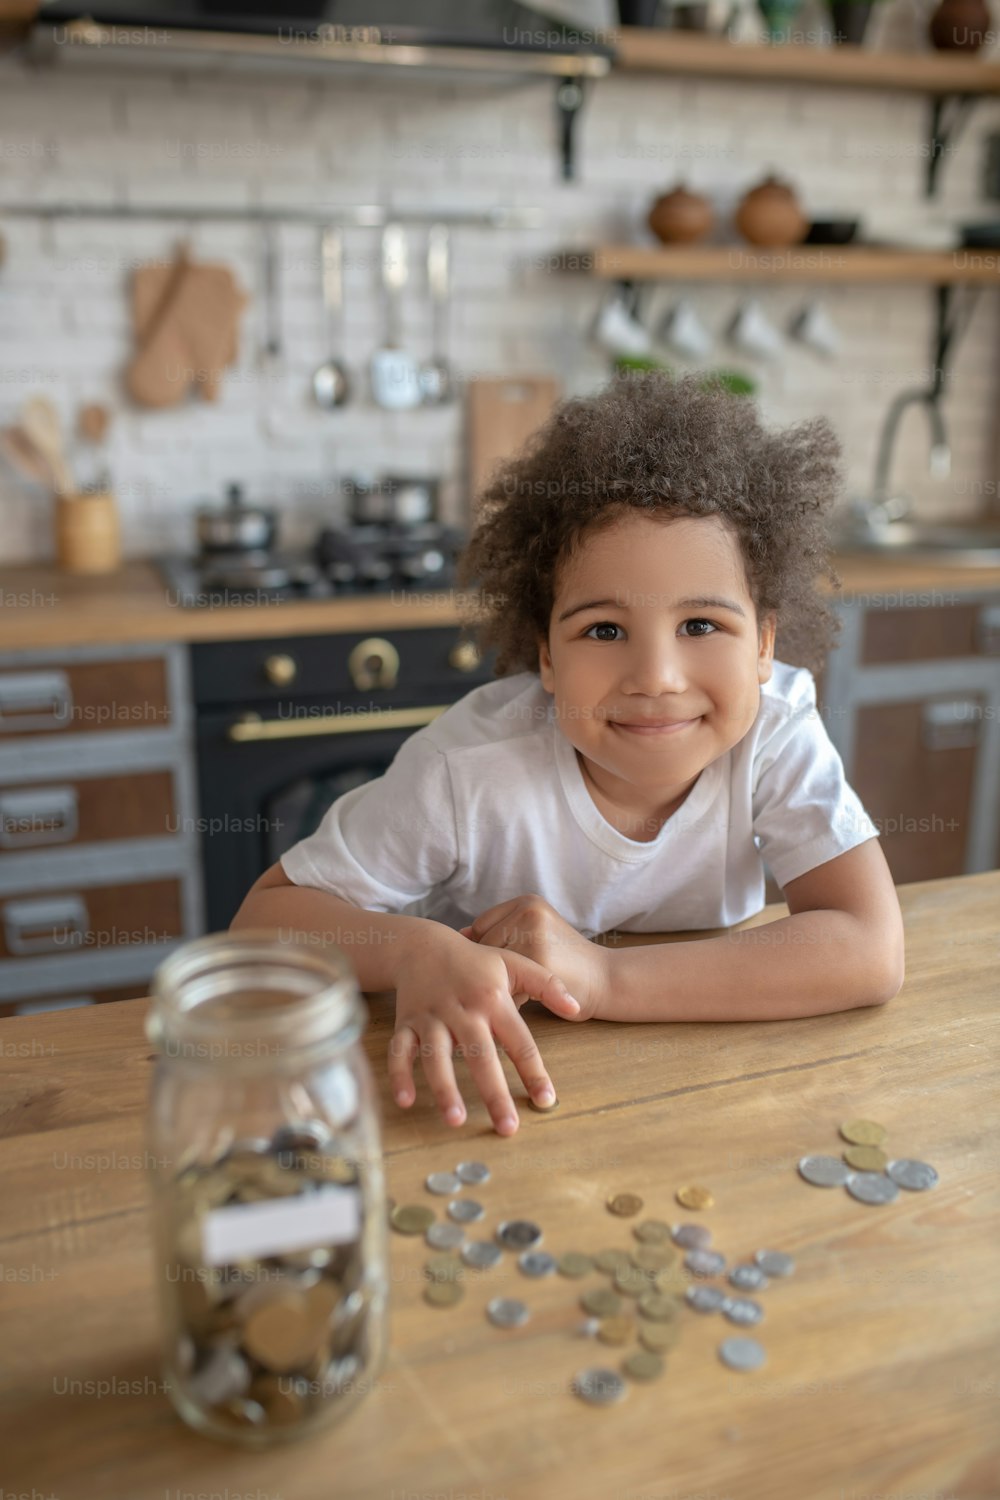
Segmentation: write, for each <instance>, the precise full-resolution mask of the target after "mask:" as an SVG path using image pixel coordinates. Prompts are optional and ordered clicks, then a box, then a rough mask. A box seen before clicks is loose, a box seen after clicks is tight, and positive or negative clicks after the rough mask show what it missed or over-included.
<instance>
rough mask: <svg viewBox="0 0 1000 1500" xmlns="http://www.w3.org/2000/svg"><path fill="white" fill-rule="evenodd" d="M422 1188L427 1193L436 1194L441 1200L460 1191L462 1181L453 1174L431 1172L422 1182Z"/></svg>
mask: <svg viewBox="0 0 1000 1500" xmlns="http://www.w3.org/2000/svg"><path fill="white" fill-rule="evenodd" d="M424 1187H425V1188H426V1189H427V1191H428V1192H429V1193H438V1194H439V1195H440V1196H441V1197H442V1198H448V1197H450V1195H451V1194H452V1193H460V1192H461V1191H462V1179H461V1177H456V1175H455V1173H454V1172H432V1173H431V1174H430V1176H429V1177H428V1178H427V1179H426V1181H425V1182H424Z"/></svg>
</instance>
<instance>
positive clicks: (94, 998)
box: [0, 982, 149, 1058]
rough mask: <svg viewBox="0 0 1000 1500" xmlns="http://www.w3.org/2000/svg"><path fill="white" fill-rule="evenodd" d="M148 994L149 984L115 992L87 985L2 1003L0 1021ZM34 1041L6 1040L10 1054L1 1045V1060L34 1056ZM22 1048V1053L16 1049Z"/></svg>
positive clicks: (119, 989) (123, 988)
mask: <svg viewBox="0 0 1000 1500" xmlns="http://www.w3.org/2000/svg"><path fill="white" fill-rule="evenodd" d="M148 992H149V983H148V982H147V983H146V984H142V983H139V984H122V985H117V986H115V987H114V988H113V989H92V988H91V987H90V986H88V985H81V987H80V988H79V989H77V990H73V991H72V993H68V992H67V993H66V994H62V995H42V996H39V997H38V998H37V999H33V1000H5V1001H3V1002H2V1003H0V1020H2V1019H3V1018H4V1017H5V1016H30V1015H34V1014H35V1013H36V1012H37V1011H41V1010H64V1009H67V1008H69V1007H70V1006H73V1007H77V1006H86V1005H106V1004H107V1003H108V1002H109V1001H112V1000H139V999H141V998H142V997H143V996H144V995H146V994H148ZM37 1045H38V1043H37V1042H32V1040H31V1038H28V1039H27V1040H25V1041H23V1042H14V1041H11V1040H7V1042H6V1046H7V1049H8V1050H7V1051H6V1052H5V1051H3V1050H2V1045H0V1058H2V1057H31V1056H34V1054H33V1053H32V1051H31V1048H32V1046H37ZM17 1049H22V1050H17Z"/></svg>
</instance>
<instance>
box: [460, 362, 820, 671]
mask: <svg viewBox="0 0 1000 1500" xmlns="http://www.w3.org/2000/svg"><path fill="white" fill-rule="evenodd" d="M841 484H842V472H841V450H840V444H839V442H838V439H837V437H836V434H835V433H834V431H833V428H832V427H831V426H830V424H829V422H828V421H827V420H826V418H824V417H814V418H811V419H809V420H807V421H803V422H799V423H797V424H796V425H795V426H793V427H789V428H786V429H785V430H783V431H779V432H769V431H767V430H766V429H765V427H764V426H763V425H762V423H761V420H760V416H759V413H758V410H757V407H756V405H755V404H754V402H753V401H752V400H751V399H750V398H749V397H747V396H742V395H733V394H731V393H730V392H728V391H727V390H726V389H725V388H724V387H723V386H721V385H720V384H718V383H717V382H715V381H711V380H710V381H708V382H707V383H706V380H705V378H704V376H703V375H697V374H692V375H684V376H680V377H678V378H673V377H672V376H670V375H668V374H666V373H665V372H660V371H653V372H648V373H646V372H643V373H641V374H636V373H634V372H624V373H622V374H619V375H617V376H616V377H615V378H614V379H613V380H612V381H611V382H610V384H609V385H607V386H606V387H605V388H604V389H603V390H602V391H600V392H599V393H598V394H597V395H594V396H584V397H577V398H574V399H572V400H568V401H564V402H562V403H561V404H560V405H559V406H557V407H556V408H555V410H554V411H553V412H552V414H551V416H550V417H549V419H548V421H547V422H546V423H545V424H544V425H543V426H542V427H540V428H539V429H538V431H537V432H535V433H534V434H533V435H532V437H531V438H529V439H528V442H527V443H526V444H525V446H524V448H523V449H522V450H521V452H520V453H519V454H517V455H516V457H514V458H512V459H509V460H507V461H506V462H504V463H502V464H501V465H499V466H498V467H497V468H496V469H495V470H494V472H493V474H492V475H491V477H490V479H489V482H488V483H487V485H486V487H485V488H484V489H483V491H482V492H481V493H480V496H479V501H478V507H477V514H476V518H475V524H474V527H473V531H472V534H471V536H470V538H469V540H468V542H467V544H466V546H465V548H464V550H463V552H462V554H461V556H460V558H459V560H458V569H457V581H458V584H459V586H460V587H462V588H467V587H468V591H467V592H466V594H465V601H466V602H465V605H464V607H462V622H463V625H464V626H465V628H466V630H468V631H471V632H472V633H473V635H474V636H475V638H476V640H477V644H478V645H479V647H480V649H481V650H491V649H494V648H495V649H496V652H497V657H496V664H495V668H494V672H495V675H496V676H497V677H505V676H508V675H510V674H511V673H514V672H522V671H533V672H537V671H538V639H539V637H542V638H543V639H544V638H545V637H547V635H548V629H549V620H550V617H551V614H552V606H553V603H554V600H555V597H556V590H557V581H558V580H557V575H558V569H559V567H560V565H561V564H562V563H563V562H564V561H565V560H566V559H567V558H569V557H570V556H571V555H572V554H573V552H574V551H575V549H576V548H577V547H578V546H579V544H580V541H581V539H582V538H583V537H584V536H585V535H586V534H587V533H592V532H593V531H595V530H596V529H599V528H603V527H605V526H612V525H614V523H615V522H616V521H620V520H621V519H622V518H624V517H625V516H628V515H629V514H637V515H644V516H653V517H662V518H663V519H665V520H669V519H673V518H675V517H678V516H719V517H720V518H721V519H722V520H723V522H724V523H726V525H727V526H728V527H729V528H730V529H731V530H732V532H733V533H734V534H735V536H736V539H737V541H738V543H739V546H740V550H741V552H742V555H743V559H744V564H745V568H746V575H747V584H748V588H749V592H750V595H751V598H752V599H753V602H754V605H755V607H756V610H757V617H758V620H760V619H761V617H762V616H763V615H764V614H767V613H769V612H771V611H773V612H774V614H775V616H776V621H777V637H776V642H775V655H776V656H777V657H778V658H779V659H780V660H782V661H787V662H790V663H792V664H793V665H796V666H805V667H809V668H810V670H812V671H814V672H818V671H820V670H821V669H822V666H823V663H824V661H825V658H826V654H827V652H828V651H829V650H830V649H831V648H832V647H833V645H834V644H835V643H836V638H837V633H838V631H839V629H840V620H839V618H838V616H837V614H836V612H835V610H834V609H833V608H832V607H831V605H830V603H829V602H828V600H827V599H826V598H824V597H823V596H822V595H821V594H820V593H819V592H818V590H817V588H816V580H817V579H818V577H820V576H821V575H822V576H824V577H826V578H827V579H829V581H830V583H831V584H832V585H833V586H834V587H835V588H836V587H838V586H839V585H840V582H841V580H840V578H839V577H838V575H837V574H836V572H835V571H834V569H833V568H832V566H831V565H830V562H829V557H828V553H829V537H828V517H827V513H828V511H829V510H830V508H831V507H832V505H833V504H834V503H835V501H836V499H837V497H838V493H839V490H840V487H841ZM469 586H471V587H469Z"/></svg>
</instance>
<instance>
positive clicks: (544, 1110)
mask: <svg viewBox="0 0 1000 1500" xmlns="http://www.w3.org/2000/svg"><path fill="white" fill-rule="evenodd" d="M528 1108H529V1109H533V1110H534V1111H535V1113H536V1114H537V1115H550V1114H551V1113H552V1111H553V1110H554V1109H558V1108H559V1100H558V1099H553V1101H552V1103H551V1104H536V1102H535V1100H534V1099H532V1097H531V1095H530V1094H529V1095H528Z"/></svg>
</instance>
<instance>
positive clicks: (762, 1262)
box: [753, 1250, 795, 1276]
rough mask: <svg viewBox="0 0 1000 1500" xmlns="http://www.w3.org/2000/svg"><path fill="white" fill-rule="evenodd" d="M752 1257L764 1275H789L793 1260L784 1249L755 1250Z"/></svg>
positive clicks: (793, 1266) (792, 1268)
mask: <svg viewBox="0 0 1000 1500" xmlns="http://www.w3.org/2000/svg"><path fill="white" fill-rule="evenodd" d="M753 1258H754V1260H755V1261H756V1262H757V1264H758V1266H760V1269H761V1270H762V1271H763V1272H764V1274H765V1275H766V1276H791V1275H792V1273H793V1272H794V1270H795V1262H794V1260H793V1259H792V1257H791V1256H790V1255H786V1254H785V1252H784V1250H755V1251H754V1253H753Z"/></svg>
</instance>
